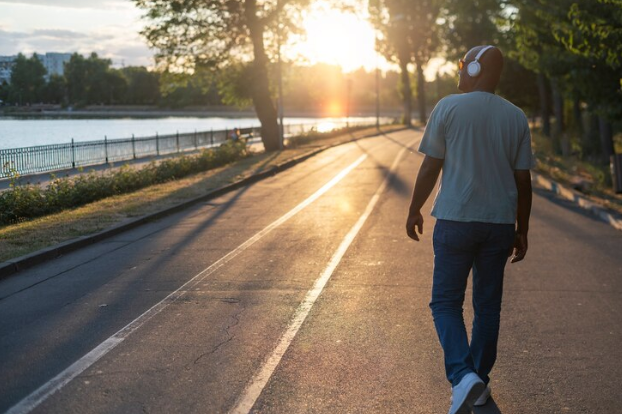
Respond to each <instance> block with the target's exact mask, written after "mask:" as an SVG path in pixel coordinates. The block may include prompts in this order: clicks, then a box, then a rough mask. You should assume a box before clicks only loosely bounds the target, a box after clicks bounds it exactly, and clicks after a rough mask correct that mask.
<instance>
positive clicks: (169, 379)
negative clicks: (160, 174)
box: [0, 130, 622, 414]
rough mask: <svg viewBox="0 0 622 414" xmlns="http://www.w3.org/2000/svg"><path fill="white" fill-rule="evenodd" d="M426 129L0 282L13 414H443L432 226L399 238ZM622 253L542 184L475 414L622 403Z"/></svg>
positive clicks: (368, 142)
mask: <svg viewBox="0 0 622 414" xmlns="http://www.w3.org/2000/svg"><path fill="white" fill-rule="evenodd" d="M420 138H421V132H420V131H413V130H407V131H401V132H395V133H391V134H388V135H380V136H378V137H375V138H369V139H365V140H360V141H356V142H353V143H349V144H345V145H341V146H338V147H334V148H332V149H329V150H327V151H324V152H322V153H321V154H319V155H316V156H315V157H313V158H310V159H309V160H307V161H305V162H303V163H301V164H298V165H297V166H295V167H292V168H291V169H289V170H287V171H285V172H282V173H280V174H278V175H275V176H273V177H270V178H267V179H265V180H263V181H260V182H258V183H255V184H253V185H250V186H247V187H244V188H240V189H238V190H236V191H234V192H231V193H228V194H226V195H224V196H221V197H219V198H216V199H213V200H211V201H209V202H206V203H203V204H199V205H196V206H195V207H192V208H189V209H188V210H185V211H183V212H180V213H177V214H174V215H171V216H168V217H166V218H164V219H161V220H159V221H156V222H152V223H149V224H146V225H144V226H142V227H140V228H136V229H134V230H131V231H128V232H125V233H122V234H119V235H117V236H115V237H113V238H110V239H107V240H106V241H105V242H100V243H98V244H95V245H92V246H90V247H87V248H84V249H81V250H79V251H76V252H73V253H71V254H67V255H65V256H63V257H60V258H58V259H55V260H53V261H50V262H47V263H45V264H43V265H40V266H37V267H33V268H31V269H29V270H26V271H23V272H21V273H18V274H16V275H15V276H12V277H10V278H8V279H5V280H3V281H0V332H2V335H0V372H2V373H3V374H2V376H0V390H1V391H0V412H4V411H7V410H9V409H11V408H12V411H9V412H10V413H12V414H13V413H26V412H34V413H67V412H76V413H78V412H79V413H135V412H152V413H226V412H236V413H248V412H254V413H327V414H328V413H330V414H333V413H414V414H418V413H421V414H438V413H444V412H446V411H447V408H448V406H449V395H450V387H449V384H448V383H447V381H446V380H445V378H444V370H443V363H442V359H441V349H440V346H439V345H438V340H437V338H436V333H435V331H434V326H433V322H432V317H431V314H430V310H429V308H428V302H429V296H430V288H431V272H432V268H433V253H432V246H431V237H432V229H433V224H434V219H433V218H432V217H430V216H429V215H428V214H427V213H424V214H425V224H424V234H423V236H422V241H421V242H420V243H415V242H413V241H410V240H409V239H408V238H407V237H406V234H405V230H404V224H405V218H406V212H407V208H408V204H409V200H410V195H411V189H412V184H413V180H414V178H415V176H416V174H417V171H418V169H419V167H420V165H421V161H422V159H423V157H422V156H421V155H420V154H418V153H417V152H416V151H414V150H412V148H416V144H417V142H418V141H419V140H420ZM430 203H431V200H430V202H429V203H428V205H427V206H426V207H425V208H424V212H428V211H429V209H430ZM620 246H622V233H621V232H619V231H617V230H615V229H614V228H612V227H611V226H609V225H607V224H605V223H602V222H600V221H597V220H595V219H593V218H591V217H590V216H588V215H585V214H582V213H581V212H579V211H576V210H574V209H572V208H568V207H567V206H564V205H562V204H561V203H560V202H558V201H556V200H555V199H553V198H549V197H548V196H546V195H545V194H544V193H540V192H538V193H536V194H535V196H534V206H533V215H532V223H531V232H530V249H529V252H528V255H527V258H526V259H525V261H523V262H520V263H517V264H514V265H508V268H507V274H506V282H505V297H504V308H503V314H502V327H501V338H500V344H499V358H498V363H497V365H496V367H495V369H494V371H493V373H492V387H493V398H492V400H491V401H490V402H489V404H488V405H486V406H485V407H482V408H478V409H477V410H476V411H475V412H476V413H477V414H491V413H494V414H496V413H505V414H514V413H538V414H557V413H573V414H574V413H617V412H619V411H620V410H619V407H620V406H621V405H622V394H621V393H620V392H619V386H618V378H617V376H618V372H620V371H621V370H622V348H621V347H620V346H619V344H620V343H621V342H622V329H620V323H619V322H620V320H621V318H622V256H620ZM469 294H470V292H469ZM469 302H470V301H469V300H467V303H466V314H465V316H466V318H467V320H470V319H471V317H472V311H471V306H470V303H469Z"/></svg>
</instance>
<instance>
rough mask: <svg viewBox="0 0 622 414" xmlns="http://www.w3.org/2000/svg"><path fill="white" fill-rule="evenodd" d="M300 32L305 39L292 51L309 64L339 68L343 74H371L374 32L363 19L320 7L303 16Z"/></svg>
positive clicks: (374, 59) (376, 59)
mask: <svg viewBox="0 0 622 414" xmlns="http://www.w3.org/2000/svg"><path fill="white" fill-rule="evenodd" d="M303 29H304V30H305V32H306V34H307V36H306V39H305V40H304V41H302V42H297V43H296V44H294V45H293V47H292V51H293V52H294V53H296V54H298V55H299V56H301V57H303V58H304V59H305V60H307V61H309V62H310V63H318V62H323V63H329V64H333V65H339V66H341V68H342V69H343V70H344V72H351V71H354V70H356V69H358V68H360V67H364V68H365V69H367V70H371V69H373V68H375V67H376V65H377V63H378V56H377V54H376V51H375V32H374V29H373V27H372V26H371V24H370V23H369V22H368V21H367V20H366V19H365V18H361V17H360V16H357V15H355V14H353V13H347V12H343V11H340V10H337V9H332V8H330V7H328V6H327V5H326V4H324V5H320V6H318V7H313V8H312V9H311V10H310V11H309V12H307V13H306V16H305V19H304V23H303Z"/></svg>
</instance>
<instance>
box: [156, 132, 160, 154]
mask: <svg viewBox="0 0 622 414" xmlns="http://www.w3.org/2000/svg"><path fill="white" fill-rule="evenodd" d="M156 155H157V156H158V157H159V156H160V137H159V136H158V133H157V132H156Z"/></svg>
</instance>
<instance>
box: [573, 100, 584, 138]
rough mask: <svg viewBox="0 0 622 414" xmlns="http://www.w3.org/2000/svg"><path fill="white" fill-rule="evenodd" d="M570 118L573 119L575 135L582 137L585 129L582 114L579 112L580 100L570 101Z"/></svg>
mask: <svg viewBox="0 0 622 414" xmlns="http://www.w3.org/2000/svg"><path fill="white" fill-rule="evenodd" d="M572 116H573V117H574V124H575V129H576V131H577V134H578V135H579V136H583V134H584V133H585V127H584V126H583V112H582V111H581V100H580V99H579V98H576V97H575V98H574V99H573V100H572Z"/></svg>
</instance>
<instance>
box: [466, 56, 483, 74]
mask: <svg viewBox="0 0 622 414" xmlns="http://www.w3.org/2000/svg"><path fill="white" fill-rule="evenodd" d="M481 70H482V67H481V66H480V64H479V62H478V61H476V60H474V61H473V62H471V63H469V65H468V66H467V73H468V74H469V76H470V77H472V78H475V77H477V76H479V73H480V72H481Z"/></svg>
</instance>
